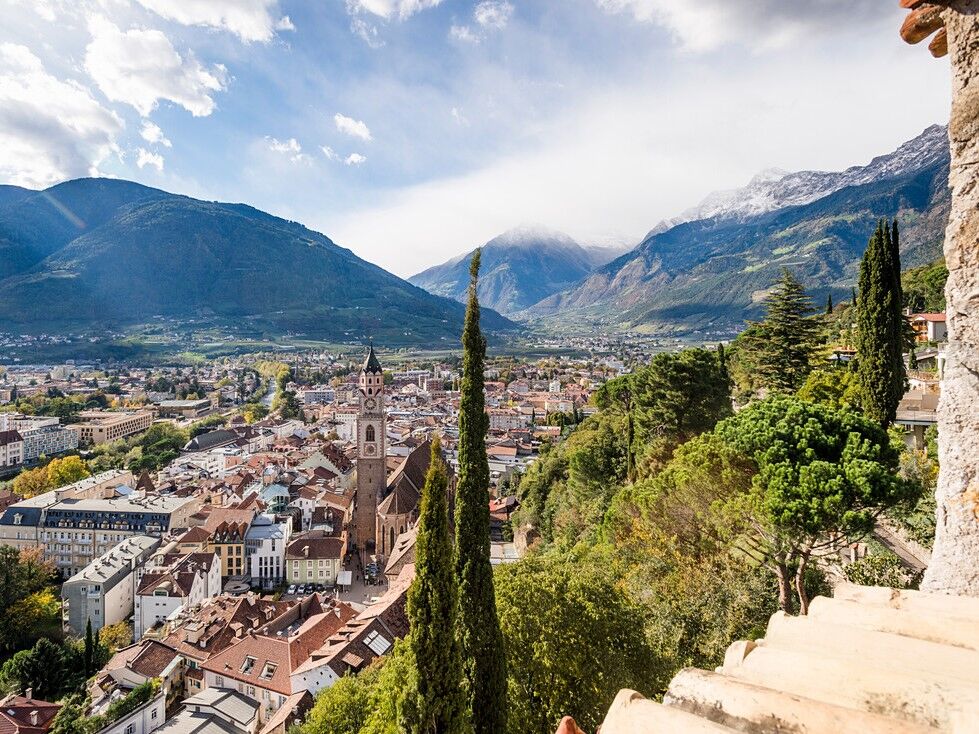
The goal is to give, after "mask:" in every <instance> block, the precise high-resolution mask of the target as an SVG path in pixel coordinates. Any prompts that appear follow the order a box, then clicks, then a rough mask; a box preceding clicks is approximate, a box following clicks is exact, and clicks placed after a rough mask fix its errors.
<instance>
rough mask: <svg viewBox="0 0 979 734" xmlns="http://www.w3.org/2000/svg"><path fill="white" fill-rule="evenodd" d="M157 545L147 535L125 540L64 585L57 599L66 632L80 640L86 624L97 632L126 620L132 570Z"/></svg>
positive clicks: (133, 576)
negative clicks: (59, 602)
mask: <svg viewBox="0 0 979 734" xmlns="http://www.w3.org/2000/svg"><path fill="white" fill-rule="evenodd" d="M159 544H160V539H159V538H151V537H150V536H148V535H137V536H133V537H132V538H126V540H124V541H122V542H121V543H119V545H117V546H115V547H114V548H113V549H112V550H110V551H109V552H108V553H106V554H104V555H102V556H99V557H98V558H96V559H95V560H94V561H92V562H91V563H90V564H88V565H87V566H86V567H85V568H83V569H82V570H81V571H79V572H78V573H76V574H75V575H74V576H72V577H71V578H70V579H68V580H67V581H65V583H64V585H63V586H62V587H61V599H62V613H63V618H64V622H65V629H66V631H68V632H71V633H72V634H75V635H79V636H80V635H83V634H85V627H86V625H87V623H88V622H91V623H92V630H93V631H94V632H98V631H99V630H100V629H102V627H104V626H106V625H109V624H115V623H116V622H122V621H123V620H125V619H127V618H128V617H129V615H131V614H132V613H133V590H134V583H135V580H136V570H137V569H138V568H139V567H140V565H142V564H143V563H144V562H145V561H146V559H147V558H149V557H150V555H151V554H152V553H153V551H154V550H155V549H156V547H157V546H158V545H159Z"/></svg>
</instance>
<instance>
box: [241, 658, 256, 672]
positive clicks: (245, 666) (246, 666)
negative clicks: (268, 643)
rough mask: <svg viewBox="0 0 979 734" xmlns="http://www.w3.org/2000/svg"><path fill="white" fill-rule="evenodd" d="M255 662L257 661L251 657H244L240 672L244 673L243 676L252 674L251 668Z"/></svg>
mask: <svg viewBox="0 0 979 734" xmlns="http://www.w3.org/2000/svg"><path fill="white" fill-rule="evenodd" d="M257 662H258V660H256V659H255V658H253V657H252V656H251V655H246V656H245V662H243V663H242V664H241V672H242V673H244V674H245V675H248V674H249V673H251V672H252V668H254V667H255V663H257Z"/></svg>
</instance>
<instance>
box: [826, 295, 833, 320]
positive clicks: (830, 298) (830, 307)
mask: <svg viewBox="0 0 979 734" xmlns="http://www.w3.org/2000/svg"><path fill="white" fill-rule="evenodd" d="M826 315H827V316H832V315H833V294H832V293H829V294H827V296H826Z"/></svg>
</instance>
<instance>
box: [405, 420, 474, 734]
mask: <svg viewBox="0 0 979 734" xmlns="http://www.w3.org/2000/svg"><path fill="white" fill-rule="evenodd" d="M448 486H449V479H448V471H447V469H446V467H445V462H443V460H442V449H441V444H440V443H439V440H438V438H436V439H435V440H434V441H432V459H431V463H430V464H429V467H428V475H427V476H426V477H425V486H424V487H423V488H422V497H421V509H420V512H419V518H418V538H417V540H416V541H415V580H414V581H413V582H412V584H411V588H410V589H409V590H408V619H409V620H410V622H411V633H410V635H409V638H408V639H409V644H410V645H411V650H412V653H413V659H414V671H413V672H414V675H413V676H412V685H411V699H412V701H411V703H412V705H411V706H410V707H407V706H406V707H405V711H406V716H405V717H404V718H405V720H404V721H403V722H402V727H403V728H404V729H405V730H407V731H409V732H415V733H417V734H428V733H431V734H457V733H458V732H465V731H468V730H469V722H468V720H467V711H466V704H467V702H466V696H465V693H464V691H463V689H462V659H461V656H460V650H459V639H458V638H457V637H456V628H455V627H456V608H457V599H456V581H455V575H454V572H453V568H452V565H453V564H452V561H453V557H452V535H451V532H450V530H449V506H448V499H447V497H446V493H447V492H448Z"/></svg>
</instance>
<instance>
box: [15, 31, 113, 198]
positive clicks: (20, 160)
mask: <svg viewBox="0 0 979 734" xmlns="http://www.w3.org/2000/svg"><path fill="white" fill-rule="evenodd" d="M122 127H123V123H122V120H120V119H119V117H118V116H117V115H116V114H115V113H113V112H112V111H110V110H108V109H106V108H105V107H103V106H102V105H101V104H99V103H98V102H97V101H96V100H95V98H94V97H92V95H91V93H90V92H89V91H88V89H86V88H85V87H83V86H82V85H80V84H78V83H77V82H74V81H62V80H59V79H57V78H55V77H54V76H52V75H51V74H49V73H48V72H47V71H46V70H45V68H44V65H43V64H42V62H41V60H40V59H39V58H38V57H37V56H35V55H34V54H33V53H32V52H31V51H30V50H29V49H28V48H27V47H26V46H20V45H16V44H12V43H3V44H0V181H3V182H5V183H11V184H15V185H19V186H28V187H43V186H49V185H51V184H53V183H56V182H58V181H63V180H65V179H69V178H77V177H79V176H95V175H99V170H98V167H99V165H100V164H101V163H102V162H103V161H104V160H105V159H106V158H108V157H109V156H110V155H111V154H112V153H118V147H117V145H116V141H115V136H116V134H118V133H119V132H120V131H121V130H122Z"/></svg>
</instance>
